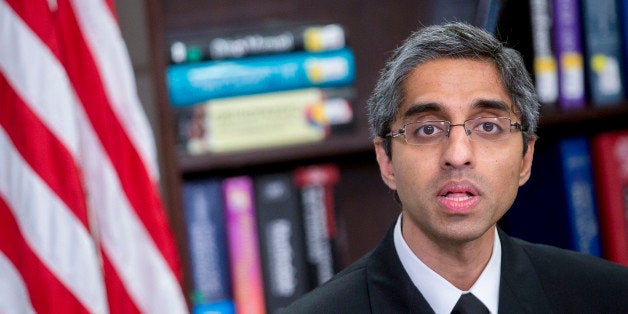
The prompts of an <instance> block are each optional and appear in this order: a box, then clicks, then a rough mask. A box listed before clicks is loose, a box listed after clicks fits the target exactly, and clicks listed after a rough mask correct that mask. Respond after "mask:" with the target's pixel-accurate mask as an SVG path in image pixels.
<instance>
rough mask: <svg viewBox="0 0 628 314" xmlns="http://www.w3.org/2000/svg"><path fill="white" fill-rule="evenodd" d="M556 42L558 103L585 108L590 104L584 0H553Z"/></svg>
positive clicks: (564, 107) (564, 106) (573, 107)
mask: <svg viewBox="0 0 628 314" xmlns="http://www.w3.org/2000/svg"><path fill="white" fill-rule="evenodd" d="M552 5H553V6H552V17H553V20H554V27H553V31H552V41H553V45H554V51H555V52H554V53H555V56H556V59H557V60H558V84H559V86H558V106H559V108H561V109H566V110H570V109H577V108H583V107H584V106H585V104H586V85H585V69H584V51H583V47H582V39H581V36H582V30H581V19H580V0H552Z"/></svg>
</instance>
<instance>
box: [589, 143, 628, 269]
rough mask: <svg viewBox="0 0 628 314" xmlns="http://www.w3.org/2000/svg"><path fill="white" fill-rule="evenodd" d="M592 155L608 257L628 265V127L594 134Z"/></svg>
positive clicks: (604, 248) (602, 235) (599, 214)
mask: <svg viewBox="0 0 628 314" xmlns="http://www.w3.org/2000/svg"><path fill="white" fill-rule="evenodd" d="M592 155H593V156H592V157H593V165H594V172H595V183H596V193H597V199H598V204H599V206H598V208H599V209H598V210H599V212H598V216H599V221H600V235H601V238H602V248H603V252H604V257H605V258H606V259H608V260H611V261H613V262H617V263H620V264H623V265H627V266H628V222H627V220H628V130H625V131H618V132H607V133H602V134H600V135H598V136H596V137H594V138H593V141H592Z"/></svg>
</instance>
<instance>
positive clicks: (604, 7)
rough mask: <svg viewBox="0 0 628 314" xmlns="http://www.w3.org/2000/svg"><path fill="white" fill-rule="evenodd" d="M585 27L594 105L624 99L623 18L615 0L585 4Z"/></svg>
mask: <svg viewBox="0 0 628 314" xmlns="http://www.w3.org/2000/svg"><path fill="white" fill-rule="evenodd" d="M582 8H583V14H582V19H583V22H584V23H583V25H584V38H585V40H584V42H585V47H586V48H585V54H586V58H587V62H586V64H587V76H588V79H589V80H588V81H589V84H588V86H589V96H590V99H591V103H593V104H594V105H599V106H603V105H610V104H617V103H619V102H621V101H622V100H623V99H624V83H623V77H622V66H623V59H622V58H623V55H622V53H623V52H622V36H621V33H620V31H621V26H620V23H621V21H620V17H619V12H618V7H617V3H616V0H583V1H582Z"/></svg>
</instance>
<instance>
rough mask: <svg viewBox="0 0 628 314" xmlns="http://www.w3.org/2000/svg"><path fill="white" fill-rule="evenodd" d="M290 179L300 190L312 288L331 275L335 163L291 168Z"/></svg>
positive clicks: (333, 235)
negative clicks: (292, 173)
mask: <svg viewBox="0 0 628 314" xmlns="http://www.w3.org/2000/svg"><path fill="white" fill-rule="evenodd" d="M294 178H295V179H294V180H295V183H296V185H297V187H298V188H299V193H300V199H301V207H302V210H303V225H304V231H305V242H306V244H307V245H306V247H307V262H308V266H309V267H308V268H309V274H310V278H311V279H310V280H311V285H312V288H314V287H316V286H318V285H321V284H323V283H324V282H326V281H327V280H329V279H330V278H331V277H332V276H333V275H334V274H335V266H334V251H333V240H334V237H335V225H336V224H335V209H334V186H335V184H336V183H337V182H338V180H339V170H338V167H337V166H336V165H335V164H320V165H311V166H304V167H299V168H297V169H295V172H294Z"/></svg>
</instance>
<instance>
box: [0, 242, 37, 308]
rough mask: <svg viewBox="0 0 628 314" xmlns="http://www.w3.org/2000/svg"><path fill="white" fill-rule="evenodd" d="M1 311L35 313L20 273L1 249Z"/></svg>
mask: <svg viewBox="0 0 628 314" xmlns="http://www.w3.org/2000/svg"><path fill="white" fill-rule="evenodd" d="M0 278H2V280H0V313H3V314H4V313H24V314H29V313H35V310H34V309H33V308H32V307H31V303H30V300H29V298H28V292H27V290H26V286H25V285H24V281H23V280H22V277H21V276H20V273H19V272H18V271H17V269H15V267H14V266H13V264H12V263H11V261H9V259H7V257H6V256H4V254H2V252H1V251H0Z"/></svg>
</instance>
